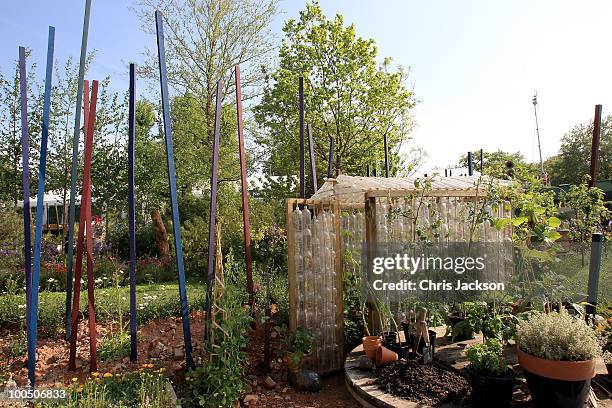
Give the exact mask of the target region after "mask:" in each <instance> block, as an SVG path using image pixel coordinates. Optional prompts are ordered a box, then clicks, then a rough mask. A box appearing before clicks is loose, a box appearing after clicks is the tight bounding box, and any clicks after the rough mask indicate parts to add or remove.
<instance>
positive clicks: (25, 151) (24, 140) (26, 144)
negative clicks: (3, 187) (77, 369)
mask: <svg viewBox="0 0 612 408" xmlns="http://www.w3.org/2000/svg"><path fill="white" fill-rule="evenodd" d="M27 81H28V77H27V74H26V50H25V48H24V47H19V91H20V93H21V164H22V167H23V179H22V185H23V237H24V239H23V260H24V267H25V280H26V331H27V332H29V330H30V313H31V311H30V309H31V308H32V237H31V232H30V228H31V227H30V223H31V214H30V160H29V156H30V135H29V132H28V130H29V129H28V83H27Z"/></svg>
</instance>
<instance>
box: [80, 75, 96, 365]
mask: <svg viewBox="0 0 612 408" xmlns="http://www.w3.org/2000/svg"><path fill="white" fill-rule="evenodd" d="M97 99H98V81H93V85H92V88H91V107H90V109H89V116H90V117H89V120H88V121H87V130H88V132H87V133H88V136H87V139H86V140H85V169H84V172H83V180H84V183H83V184H84V186H83V190H84V191H86V192H87V209H86V212H85V222H86V224H87V300H88V306H89V308H88V312H89V314H88V317H89V319H88V320H89V358H90V360H91V363H90V371H98V358H97V355H96V334H97V333H96V312H95V309H94V303H95V299H94V274H93V262H94V259H93V229H92V223H91V159H92V156H93V136H94V130H95V128H96V102H97ZM85 183H86V184H85Z"/></svg>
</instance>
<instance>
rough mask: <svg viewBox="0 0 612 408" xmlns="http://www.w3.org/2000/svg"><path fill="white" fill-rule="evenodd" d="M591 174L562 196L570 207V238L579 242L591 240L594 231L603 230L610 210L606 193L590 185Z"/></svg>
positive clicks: (567, 206)
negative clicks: (605, 198)
mask: <svg viewBox="0 0 612 408" xmlns="http://www.w3.org/2000/svg"><path fill="white" fill-rule="evenodd" d="M588 180H589V176H585V178H584V180H583V182H582V183H580V184H577V185H573V186H571V187H570V189H569V191H568V192H567V193H566V194H564V195H563V196H562V201H561V202H562V206H564V207H566V208H567V209H569V211H570V214H569V219H568V221H567V224H568V227H569V230H570V238H572V239H573V240H575V241H578V242H582V243H584V242H590V240H591V235H592V234H593V233H594V232H601V231H602V230H603V228H604V225H603V223H604V221H605V220H607V219H609V217H610V211H608V209H607V208H606V206H605V205H604V194H603V191H601V190H600V189H598V188H595V187H588Z"/></svg>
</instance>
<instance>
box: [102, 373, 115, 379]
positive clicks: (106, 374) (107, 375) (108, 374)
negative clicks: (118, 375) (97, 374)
mask: <svg viewBox="0 0 612 408" xmlns="http://www.w3.org/2000/svg"><path fill="white" fill-rule="evenodd" d="M112 376H113V374H112V373H104V378H111V377H112Z"/></svg>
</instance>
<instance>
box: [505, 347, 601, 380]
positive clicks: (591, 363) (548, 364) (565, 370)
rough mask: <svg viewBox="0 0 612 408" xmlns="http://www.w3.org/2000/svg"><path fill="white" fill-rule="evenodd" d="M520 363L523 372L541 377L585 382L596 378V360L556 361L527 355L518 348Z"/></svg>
mask: <svg viewBox="0 0 612 408" xmlns="http://www.w3.org/2000/svg"><path fill="white" fill-rule="evenodd" d="M517 355H518V361H519V364H520V365H521V367H523V370H526V371H529V372H530V373H532V374H536V375H539V376H541V377H546V378H552V379H554V380H561V381H584V380H589V379H591V378H593V377H595V360H586V361H555V360H546V359H544V358H539V357H535V356H532V355H531V354H527V353H525V352H524V351H523V350H521V349H520V348H518V347H517Z"/></svg>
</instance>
